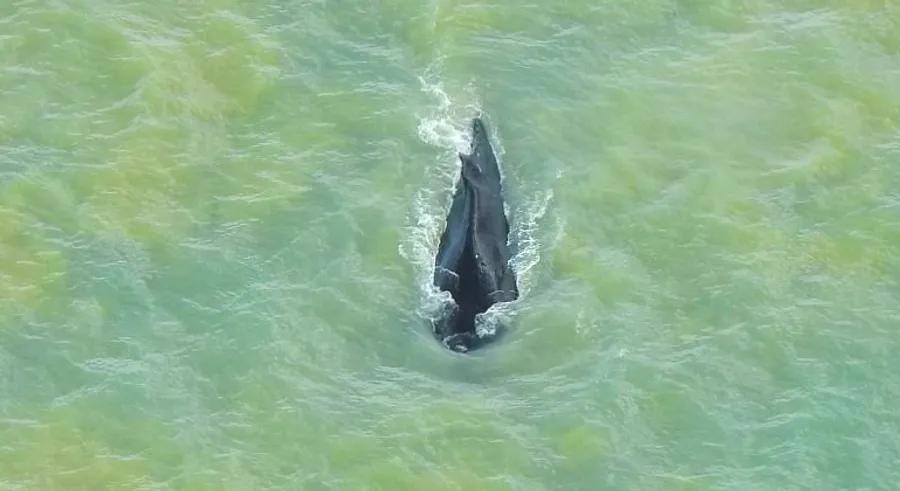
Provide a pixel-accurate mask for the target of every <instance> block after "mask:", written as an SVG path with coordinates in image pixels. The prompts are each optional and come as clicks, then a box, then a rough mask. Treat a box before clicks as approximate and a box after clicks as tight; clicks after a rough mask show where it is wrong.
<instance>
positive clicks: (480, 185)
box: [433, 118, 519, 353]
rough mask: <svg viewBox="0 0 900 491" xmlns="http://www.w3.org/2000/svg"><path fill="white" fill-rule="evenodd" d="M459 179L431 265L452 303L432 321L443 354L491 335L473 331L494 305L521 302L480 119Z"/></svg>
mask: <svg viewBox="0 0 900 491" xmlns="http://www.w3.org/2000/svg"><path fill="white" fill-rule="evenodd" d="M459 161H460V174H459V178H458V179H457V181H456V187H455V190H454V193H453V200H452V202H451V205H450V210H449V212H448V213H447V221H446V227H445V228H444V231H443V233H442V234H441V240H440V245H439V246H438V252H437V254H436V255H435V261H434V281H433V283H434V286H435V287H437V289H438V290H440V291H445V292H449V293H450V296H451V298H452V303H451V304H449V305H448V308H446V309H445V310H444V311H443V312H442V313H441V314H440V315H439V316H438V318H437V319H435V320H434V321H433V330H434V334H435V337H437V338H438V340H439V341H441V342H442V343H443V345H444V346H446V347H447V348H449V349H451V350H453V351H457V352H462V353H465V352H469V351H471V350H473V349H476V348H479V347H481V346H483V345H484V344H485V343H486V342H488V341H490V340H491V339H492V338H493V337H494V335H488V334H483V333H480V332H479V330H478V329H476V317H477V316H478V315H479V314H482V313H484V312H486V311H487V310H488V309H489V308H490V307H491V306H492V305H494V304H496V303H501V302H512V301H514V300H516V299H518V298H519V290H518V286H517V284H516V274H515V272H514V271H513V269H512V267H511V266H510V261H509V260H510V247H509V221H508V220H507V217H506V212H505V209H504V206H503V190H502V186H501V182H500V180H501V179H500V168H499V166H498V164H497V157H496V155H495V154H494V149H493V147H491V142H490V138H489V136H488V132H487V128H486V126H485V123H484V121H483V120H482V119H481V118H474V119H473V121H472V141H471V144H470V150H469V153H468V154H464V153H460V154H459Z"/></svg>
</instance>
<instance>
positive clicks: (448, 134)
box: [400, 70, 553, 336]
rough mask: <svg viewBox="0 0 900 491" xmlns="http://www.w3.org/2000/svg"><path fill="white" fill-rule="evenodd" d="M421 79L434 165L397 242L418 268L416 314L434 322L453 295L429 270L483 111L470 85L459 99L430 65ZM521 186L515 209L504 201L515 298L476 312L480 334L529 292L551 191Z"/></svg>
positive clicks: (503, 319) (496, 143) (493, 329)
mask: <svg viewBox="0 0 900 491" xmlns="http://www.w3.org/2000/svg"><path fill="white" fill-rule="evenodd" d="M419 81H420V82H421V84H422V91H423V92H425V93H426V94H428V95H430V96H431V97H432V98H433V99H434V105H433V106H432V107H431V108H430V110H429V111H428V112H427V113H426V114H424V115H420V116H419V124H418V127H417V132H418V136H419V139H420V140H421V141H422V142H424V143H426V144H428V145H431V146H433V147H435V148H436V149H438V152H437V154H436V156H435V161H434V164H433V165H432V166H431V167H430V168H429V169H428V171H427V173H426V185H424V186H423V187H422V189H420V190H419V192H418V193H417V195H416V198H415V202H414V208H413V211H412V213H411V220H410V221H411V222H412V225H411V226H410V227H409V230H408V233H407V234H406V236H407V239H406V240H405V241H404V242H403V243H401V244H400V254H401V255H402V256H403V257H404V258H406V259H407V260H408V261H410V262H411V263H412V264H413V266H414V268H415V271H416V280H417V283H418V285H419V289H420V292H421V296H422V301H421V302H420V307H419V309H418V311H417V314H418V315H419V316H420V317H422V318H424V319H426V320H429V321H433V320H437V319H438V318H440V317H441V316H442V315H444V313H445V312H446V310H447V309H449V308H452V303H453V299H452V297H451V296H450V294H449V292H443V291H440V290H438V289H437V288H436V287H435V286H434V285H433V283H432V270H433V267H434V257H435V255H436V254H437V250H438V247H439V244H440V236H441V232H442V231H443V227H444V221H445V219H446V216H447V213H448V211H449V209H450V204H451V202H452V197H453V190H454V186H455V184H456V179H457V178H458V176H459V158H458V156H457V154H458V153H460V152H468V151H469V145H470V142H469V140H470V138H471V136H470V132H471V128H470V124H471V120H472V118H473V117H475V116H480V115H481V114H482V111H481V106H480V104H479V103H478V98H477V97H476V96H474V90H473V89H472V88H471V86H469V87H468V88H467V90H466V91H464V93H463V94H462V96H461V97H462V98H463V99H465V100H466V101H467V102H457V100H456V99H454V98H453V97H451V96H450V95H449V94H448V93H447V91H446V90H445V88H444V85H443V83H442V82H441V81H440V80H438V79H437V78H436V76H435V74H434V73H433V70H429V71H427V72H426V73H425V74H424V75H423V76H422V77H420V78H419ZM492 123H493V124H491V125H490V128H491V132H492V133H491V143H492V145H493V147H494V153H495V155H496V156H497V161H498V163H499V165H500V172H501V179H502V180H503V182H504V186H511V187H516V186H517V185H518V184H519V183H517V182H515V179H513V182H512V183H509V182H507V174H506V173H505V172H504V165H503V156H504V154H505V153H506V152H505V149H504V147H503V143H502V141H501V139H500V138H499V134H498V128H497V126H498V125H497V124H496V122H494V121H492ZM521 191H524V193H522V194H523V195H525V196H526V198H525V199H524V200H523V201H522V202H521V203H519V204H518V205H517V206H516V207H515V209H509V203H508V202H507V203H505V206H507V209H506V213H507V216H509V217H510V218H511V228H510V242H511V247H512V250H513V251H515V252H514V254H513V256H512V258H510V265H511V266H512V268H513V270H514V271H515V273H516V277H517V278H518V286H519V294H520V296H519V300H517V301H515V302H508V303H499V304H494V305H493V306H491V308H490V309H488V311H487V312H484V313H483V314H479V315H478V316H477V317H476V331H477V332H478V334H479V335H481V336H490V335H494V334H496V333H497V329H498V326H500V325H503V324H507V323H508V322H509V321H510V320H511V319H512V318H513V317H514V316H515V312H516V308H517V307H516V306H517V305H518V304H519V303H520V301H521V300H522V299H523V298H527V296H528V291H529V290H530V286H531V283H532V279H531V271H532V269H533V268H534V267H535V266H536V265H537V264H538V263H539V262H540V250H541V244H540V241H539V240H538V234H537V232H538V230H539V225H540V222H541V220H542V218H543V217H544V215H545V213H546V211H547V208H548V205H549V203H550V202H551V200H552V198H553V193H552V191H549V190H546V191H541V192H536V191H534V192H532V191H531V190H528V189H523V190H521Z"/></svg>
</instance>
